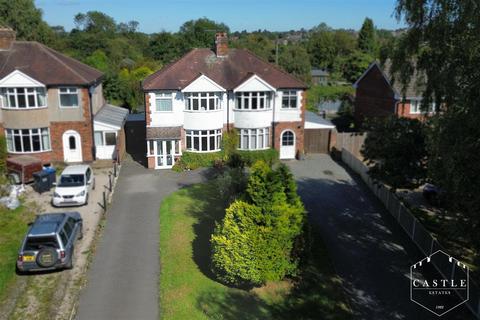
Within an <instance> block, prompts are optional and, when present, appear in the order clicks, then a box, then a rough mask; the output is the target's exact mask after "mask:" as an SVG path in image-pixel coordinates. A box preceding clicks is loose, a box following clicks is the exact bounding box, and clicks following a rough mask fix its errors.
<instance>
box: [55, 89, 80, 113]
mask: <svg viewBox="0 0 480 320" xmlns="http://www.w3.org/2000/svg"><path fill="white" fill-rule="evenodd" d="M59 95H60V108H77V107H78V89H77V88H71V87H68V88H59Z"/></svg>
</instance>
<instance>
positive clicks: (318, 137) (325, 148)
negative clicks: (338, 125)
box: [304, 129, 332, 153]
mask: <svg viewBox="0 0 480 320" xmlns="http://www.w3.org/2000/svg"><path fill="white" fill-rule="evenodd" d="M331 131H332V130H331V129H305V133H304V134H305V140H304V143H305V152H307V153H329V151H330V134H331Z"/></svg>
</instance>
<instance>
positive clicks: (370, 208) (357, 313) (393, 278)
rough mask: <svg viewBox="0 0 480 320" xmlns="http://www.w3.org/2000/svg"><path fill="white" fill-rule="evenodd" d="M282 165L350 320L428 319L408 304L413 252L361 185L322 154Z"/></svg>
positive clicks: (414, 252) (413, 305)
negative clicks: (318, 237)
mask: <svg viewBox="0 0 480 320" xmlns="http://www.w3.org/2000/svg"><path fill="white" fill-rule="evenodd" d="M288 164H289V166H290V167H291V169H292V171H293V173H294V174H295V176H296V179H297V182H298V186H299V193H300V195H301V197H302V199H303V201H304V203H305V206H306V208H307V210H308V211H309V217H310V219H311V220H310V221H311V222H312V223H314V224H315V225H316V226H318V228H319V229H320V232H321V234H322V236H323V238H324V241H325V243H326V246H327V248H328V251H329V253H330V256H331V258H332V260H333V263H334V266H335V268H336V270H337V272H338V274H339V275H340V277H341V278H342V279H343V280H344V283H345V289H346V291H347V294H348V296H349V297H350V299H351V307H352V309H353V311H354V319H368V320H374V319H382V320H383V319H408V320H410V319H433V318H432V314H430V313H428V312H427V311H424V310H422V309H421V308H420V307H418V306H417V305H415V304H414V303H413V302H411V301H410V291H409V290H410V282H409V279H408V275H409V268H410V265H411V264H412V260H413V259H416V258H417V256H416V255H417V254H418V253H417V252H416V250H415V249H414V248H412V247H411V245H410V244H409V242H408V241H407V240H406V237H405V235H404V234H403V233H402V231H401V230H400V229H399V228H398V227H397V226H396V225H395V224H394V223H393V221H392V220H391V219H389V218H390V217H389V215H388V213H386V212H385V211H384V208H383V207H382V206H381V204H380V203H379V202H378V201H377V200H376V198H374V196H372V195H371V194H370V193H369V192H367V187H366V186H365V185H363V184H362V183H357V182H356V181H355V180H354V179H353V178H352V177H351V176H350V175H349V173H348V172H347V171H346V170H345V169H344V168H343V167H342V166H340V165H339V164H337V163H336V162H334V161H333V160H332V159H331V158H330V157H329V156H327V155H310V156H309V157H308V159H307V160H305V161H295V162H293V161H292V162H289V163H288ZM407 251H408V253H409V254H410V257H413V258H409V256H408V255H407ZM411 259H412V260H411Z"/></svg>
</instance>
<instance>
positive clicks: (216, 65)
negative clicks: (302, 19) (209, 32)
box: [143, 49, 307, 91]
mask: <svg viewBox="0 0 480 320" xmlns="http://www.w3.org/2000/svg"><path fill="white" fill-rule="evenodd" d="M200 74H204V75H205V76H207V77H208V78H210V79H212V80H213V81H215V82H216V83H218V84H219V85H221V86H222V87H223V88H225V89H227V90H232V89H234V88H236V87H237V86H238V85H239V84H241V83H242V80H244V79H246V78H248V76H249V75H251V74H256V75H258V76H259V77H260V78H262V79H263V80H265V81H267V82H268V83H269V84H270V85H272V86H273V87H275V88H277V89H279V88H306V87H307V86H306V84H305V83H303V82H302V81H300V80H298V79H297V78H295V77H294V76H292V75H290V74H288V73H287V72H285V71H283V70H281V69H280V68H278V67H277V66H275V65H273V64H271V63H268V62H266V61H263V60H262V59H260V58H259V57H257V56H256V55H254V54H253V53H251V52H250V51H248V50H245V49H229V52H228V55H227V56H225V57H217V56H216V54H215V52H213V51H212V50H210V49H193V50H191V51H190V52H188V53H187V54H186V55H184V56H183V57H182V58H180V59H179V60H177V61H176V62H174V63H172V64H170V65H167V66H165V67H164V68H163V69H161V70H159V71H157V72H155V73H154V74H152V75H150V76H149V77H147V78H146V79H145V80H144V82H143V89H144V90H145V91H149V90H181V89H183V88H185V87H186V86H187V85H188V84H190V83H191V82H192V80H194V79H195V78H196V77H198V76H199V75H200Z"/></svg>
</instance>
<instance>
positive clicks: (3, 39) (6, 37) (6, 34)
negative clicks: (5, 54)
mask: <svg viewBox="0 0 480 320" xmlns="http://www.w3.org/2000/svg"><path fill="white" fill-rule="evenodd" d="M14 41H15V31H13V30H12V29H10V28H5V27H0V51H3V50H10V47H11V46H12V43H13V42H14Z"/></svg>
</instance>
